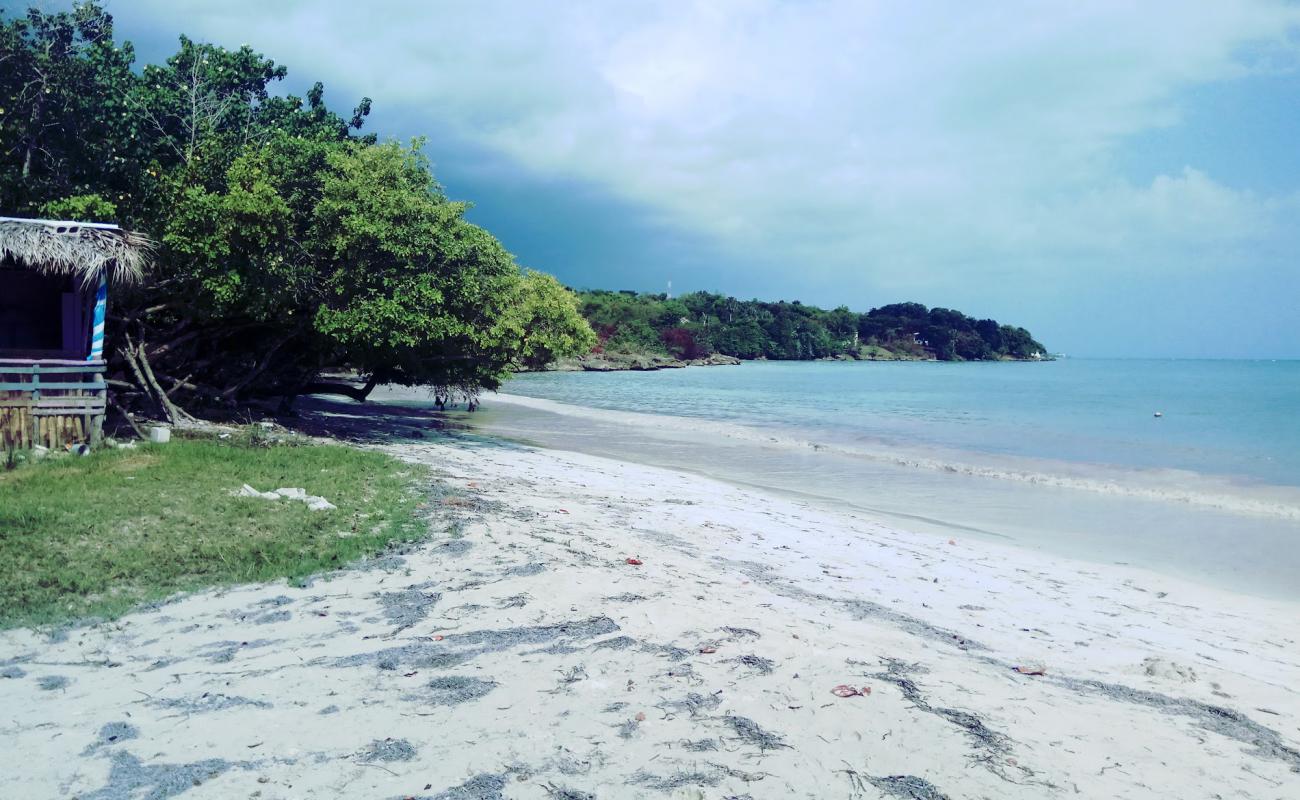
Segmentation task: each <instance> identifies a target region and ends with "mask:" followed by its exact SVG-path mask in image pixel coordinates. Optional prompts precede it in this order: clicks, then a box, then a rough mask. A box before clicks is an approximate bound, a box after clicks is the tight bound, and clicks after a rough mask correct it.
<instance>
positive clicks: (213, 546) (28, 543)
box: [0, 438, 427, 627]
mask: <svg viewBox="0 0 1300 800" xmlns="http://www.w3.org/2000/svg"><path fill="white" fill-rule="evenodd" d="M424 473H425V471H424V470H423V468H420V467H417V466H415V465H411V464H404V463H402V462H400V461H397V460H396V459H394V458H392V457H390V456H387V455H385V454H383V453H377V452H371V451H364V450H357V449H354V448H349V447H343V446H338V445H305V444H303V445H298V444H293V445H286V444H279V445H275V446H265V445H262V444H260V443H259V442H258V441H257V440H256V438H253V439H243V440H239V441H225V442H223V441H219V440H182V441H173V442H172V443H171V444H167V445H162V446H141V447H138V448H136V449H122V450H106V451H102V452H97V453H94V454H92V455H90V456H86V457H82V458H78V457H64V458H59V459H51V460H47V461H42V462H39V463H35V464H30V465H26V466H22V467H19V468H17V469H13V470H10V471H3V472H0V626H2V627H12V626H16V625H32V624H41V623H55V622H62V621H66V620H69V619H75V618H81V617H87V616H96V617H107V618H111V617H114V616H117V615H120V614H122V613H124V612H125V611H127V610H128V609H130V608H131V607H132V606H134V605H137V604H139V603H141V602H144V601H148V600H156V599H159V598H162V597H166V596H168V595H170V594H172V593H174V592H177V591H183V590H192V589H199V588H204V587H208V586H218V585H227V584H234V583H243V582H252V581H267V580H273V579H276V578H298V577H302V576H306V575H309V574H312V573H315V572H320V571H321V570H326V569H330V568H333V567H337V566H340V565H342V564H344V563H346V562H348V561H350V560H352V559H355V558H358V557H360V556H362V555H365V554H370V553H375V552H377V551H380V550H382V549H384V548H385V547H386V546H387V545H388V544H389V543H390V542H393V541H412V540H415V539H419V538H422V537H423V536H424V535H425V534H426V532H427V524H426V523H424V522H422V521H421V520H420V518H419V506H420V504H421V503H422V501H423V496H422V494H421V492H420V490H419V488H418V482H419V479H420V478H421V477H422V476H423V475H424ZM245 483H248V484H251V485H252V486H254V487H256V488H257V489H259V490H261V491H269V490H273V489H278V488H281V487H302V488H304V489H306V490H307V493H308V494H309V495H320V496H322V497H325V498H326V499H328V500H329V501H330V502H332V503H334V504H335V505H337V506H338V509H337V510H334V511H311V510H309V509H308V508H307V507H306V505H305V504H304V503H302V502H299V501H294V500H278V501H268V500H262V499H258V498H244V497H235V496H232V495H233V493H234V492H235V491H237V490H238V489H239V488H240V486H241V485H242V484H245Z"/></svg>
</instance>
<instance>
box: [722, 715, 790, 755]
mask: <svg viewBox="0 0 1300 800" xmlns="http://www.w3.org/2000/svg"><path fill="white" fill-rule="evenodd" d="M722 721H723V722H725V723H727V724H728V725H730V726H731V730H732V731H734V732H735V734H736V736H738V737H740V739H741V740H742V741H744V742H746V743H748V744H752V745H755V746H756V747H758V749H759V750H776V749H777V748H780V747H784V748H789V747H790V745H788V744H786V743H785V739H784V738H783V737H781V736H778V735H777V734H775V733H772V732H771V731H766V730H763V728H762V727H760V726H759V724H758V723H757V722H755V721H754V720H752V719H750V718H749V717H740V716H735V715H732V714H728V715H727V716H725V717H723V718H722Z"/></svg>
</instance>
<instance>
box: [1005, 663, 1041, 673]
mask: <svg viewBox="0 0 1300 800" xmlns="http://www.w3.org/2000/svg"><path fill="white" fill-rule="evenodd" d="M1012 669H1014V670H1015V671H1016V672H1019V673H1020V674H1021V675H1046V674H1047V667H1044V666H1043V665H1042V664H1021V665H1019V666H1016V667H1012Z"/></svg>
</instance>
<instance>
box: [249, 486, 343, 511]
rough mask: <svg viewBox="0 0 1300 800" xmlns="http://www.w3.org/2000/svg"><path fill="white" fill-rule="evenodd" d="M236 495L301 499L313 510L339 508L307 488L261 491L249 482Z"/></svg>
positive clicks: (269, 498) (264, 498)
mask: <svg viewBox="0 0 1300 800" xmlns="http://www.w3.org/2000/svg"><path fill="white" fill-rule="evenodd" d="M234 495H235V497H256V498H259V499H262V500H280V499H285V500H299V501H302V502H303V503H306V504H307V508H310V509H311V510H312V511H333V510H334V509H336V508H338V506H336V505H334V504H333V503H331V502H330V501H328V500H326V499H325V498H323V497H319V496H317V495H314V494H307V490H306V489H302V488H296V487H295V488H281V489H276V490H275V491H274V492H259V491H258V490H257V489H254V488H253V487H252V486H249V485H248V484H247V483H246V484H244V485H243V486H241V487H239V490H238V491H236V492H235V493H234Z"/></svg>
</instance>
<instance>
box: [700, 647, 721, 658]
mask: <svg viewBox="0 0 1300 800" xmlns="http://www.w3.org/2000/svg"><path fill="white" fill-rule="evenodd" d="M700 652H701V653H703V654H704V655H706V656H707V655H711V654H713V653H716V652H718V648H716V647H714V646H713V645H711V644H706V645H704V646H703V647H701V648H700Z"/></svg>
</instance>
